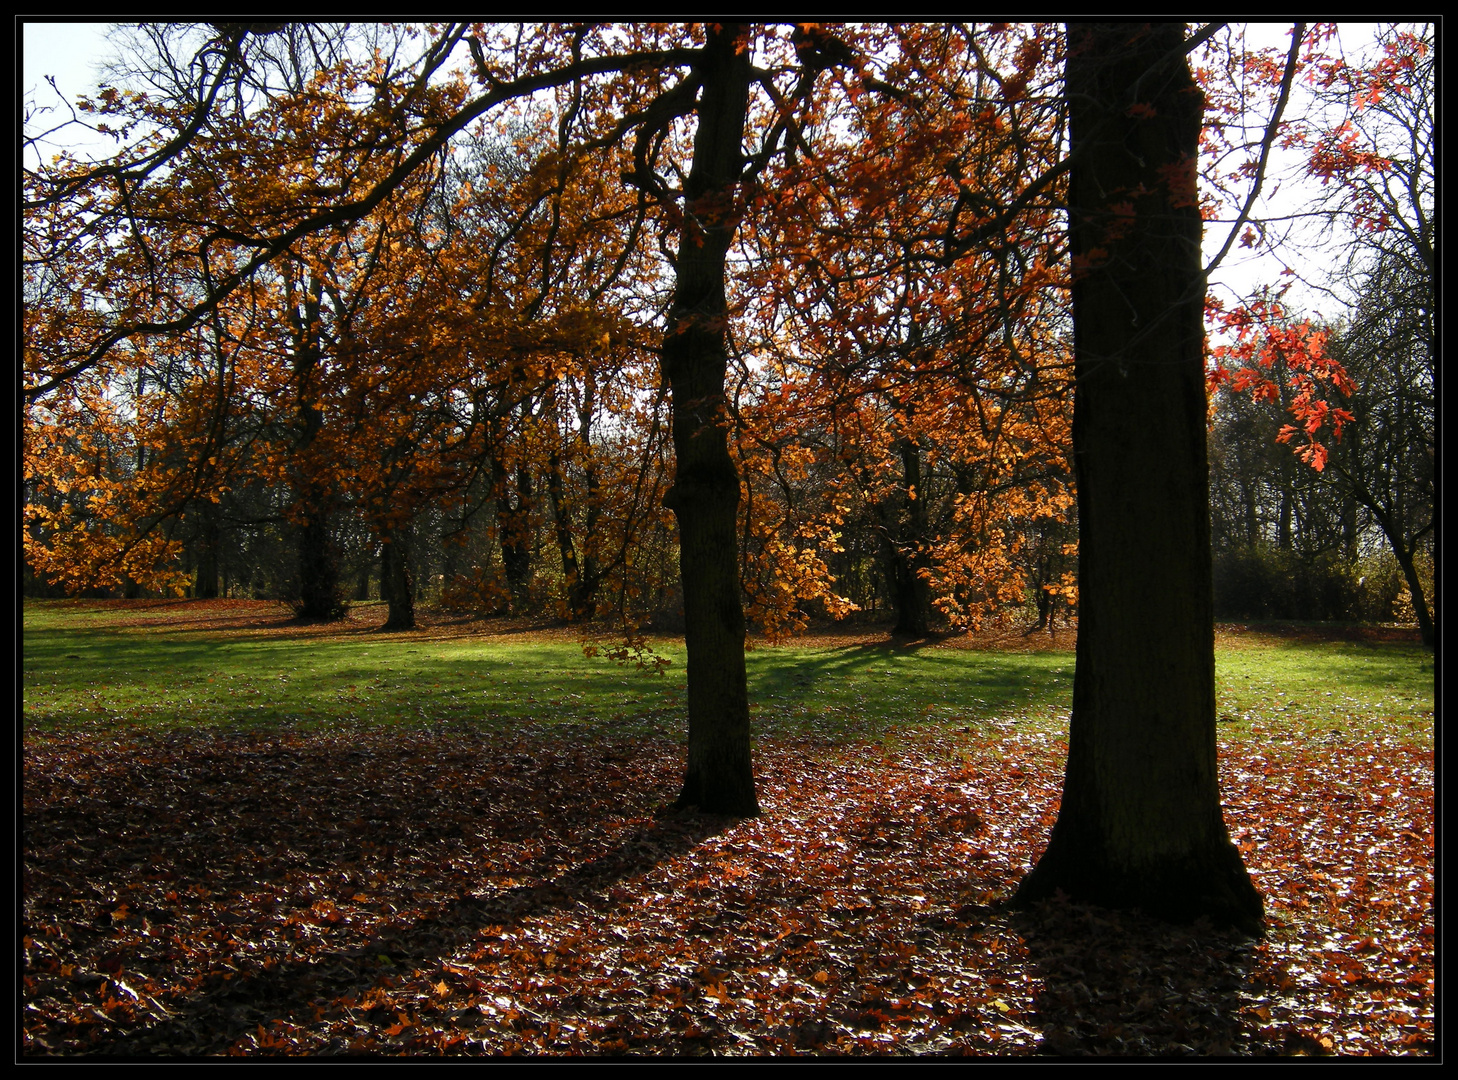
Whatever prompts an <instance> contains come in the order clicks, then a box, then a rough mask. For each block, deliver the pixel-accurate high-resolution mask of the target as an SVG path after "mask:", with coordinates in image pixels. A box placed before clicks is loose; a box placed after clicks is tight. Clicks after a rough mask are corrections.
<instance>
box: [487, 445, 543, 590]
mask: <svg viewBox="0 0 1458 1080" xmlns="http://www.w3.org/2000/svg"><path fill="white" fill-rule="evenodd" d="M508 484H512V485H513V486H514V489H515V490H514V491H512V490H509V489H508V486H507V485H508ZM513 496H514V497H515V502H513ZM496 524H497V538H498V540H499V542H500V544H501V565H502V567H503V569H504V570H505V571H506V587H507V590H508V592H509V593H510V594H511V599H510V604H511V612H512V614H513V615H519V614H521V613H522V612H524V611H526V610H527V609H528V608H530V607H531V582H532V547H533V543H532V541H533V536H532V533H533V531H534V530H533V528H532V474H531V473H530V472H528V471H527V470H526V468H525V467H521V468H518V469H517V470H516V472H515V474H514V476H509V477H501V478H499V479H498V481H497V494H496Z"/></svg>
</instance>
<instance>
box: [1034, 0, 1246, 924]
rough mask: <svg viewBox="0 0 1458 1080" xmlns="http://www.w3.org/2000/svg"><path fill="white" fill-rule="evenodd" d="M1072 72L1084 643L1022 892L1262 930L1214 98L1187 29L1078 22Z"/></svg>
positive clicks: (1076, 433) (1076, 437)
mask: <svg viewBox="0 0 1458 1080" xmlns="http://www.w3.org/2000/svg"><path fill="white" fill-rule="evenodd" d="M1067 80H1068V86H1067V92H1068V99H1069V108H1070V114H1071V115H1070V131H1071V151H1070V153H1071V159H1072V166H1071V177H1070V192H1069V227H1070V232H1071V239H1072V256H1073V272H1074V280H1073V322H1074V351H1075V361H1074V362H1075V370H1076V379H1077V389H1076V391H1075V397H1074V414H1073V453H1074V469H1075V475H1076V479H1077V486H1078V520H1079V565H1078V591H1079V634H1078V646H1077V666H1076V671H1075V676H1074V690H1073V717H1072V722H1071V727H1070V732H1069V753H1068V764H1067V768H1066V772H1065V776H1064V789H1063V801H1062V805H1061V807H1060V809H1059V814H1058V820H1057V823H1056V824H1055V825H1054V828H1053V833H1052V836H1051V838H1050V840H1049V843H1048V848H1047V850H1046V851H1045V852H1044V854H1043V856H1042V857H1041V859H1040V860H1039V862H1038V864H1037V866H1036V867H1035V868H1034V869H1033V871H1032V872H1031V873H1030V874H1029V875H1028V876H1027V877H1026V878H1025V879H1024V880H1023V882H1022V884H1021V885H1020V886H1019V889H1018V892H1017V900H1018V902H1021V903H1027V902H1030V901H1033V900H1038V899H1041V898H1045V897H1049V896H1051V895H1052V894H1053V893H1054V892H1055V891H1056V890H1060V889H1061V890H1062V891H1063V892H1065V893H1067V894H1069V895H1071V896H1074V897H1076V898H1079V899H1084V900H1090V901H1093V902H1096V903H1101V904H1105V905H1108V906H1115V907H1130V906H1137V907H1141V908H1143V909H1145V910H1147V911H1149V912H1151V913H1153V914H1156V915H1160V916H1165V917H1173V918H1182V919H1190V918H1194V917H1197V916H1208V917H1209V918H1211V919H1212V920H1214V921H1216V922H1218V923H1222V924H1226V925H1233V926H1236V927H1240V928H1242V929H1244V930H1248V931H1257V930H1258V929H1259V927H1260V924H1261V919H1262V904H1261V899H1260V896H1259V894H1258V893H1257V892H1256V890H1255V888H1254V886H1253V885H1252V884H1251V881H1250V878H1249V876H1248V875H1247V873H1246V871H1245V867H1244V865H1243V864H1242V862H1241V858H1240V854H1239V852H1238V851H1237V850H1236V849H1235V847H1234V845H1233V844H1232V843H1231V842H1230V838H1229V835H1228V833H1227V831H1226V828H1225V823H1224V819H1223V816H1222V812H1221V808H1220V795H1219V787H1218V780H1217V775H1216V760H1215V759H1216V752H1215V664H1214V622H1213V616H1212V599H1211V577H1210V575H1211V570H1210V523H1209V500H1208V490H1209V477H1208V472H1207V466H1206V451H1205V418H1206V399H1205V390H1204V374H1203V363H1204V357H1203V325H1202V320H1203V308H1204V277H1203V273H1202V267H1201V265H1200V232H1201V219H1200V210H1199V200H1198V193H1197V190H1196V182H1195V176H1196V173H1195V162H1196V155H1197V153H1198V142H1199V137H1200V124H1201V117H1202V108H1203V98H1202V96H1201V94H1200V92H1199V90H1198V89H1197V88H1196V87H1195V84H1194V80H1193V78H1192V77H1191V74H1190V70H1189V66H1188V63H1187V62H1186V60H1185V42H1184V34H1183V26H1182V24H1178V23H1163V24H1139V23H1111V24H1072V25H1071V26H1070V27H1069V42H1068V67H1067Z"/></svg>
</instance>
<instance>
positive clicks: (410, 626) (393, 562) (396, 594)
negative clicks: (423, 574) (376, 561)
mask: <svg viewBox="0 0 1458 1080" xmlns="http://www.w3.org/2000/svg"><path fill="white" fill-rule="evenodd" d="M380 598H381V599H382V600H384V601H385V602H386V603H387V604H388V605H389V616H388V617H387V618H386V619H385V625H384V626H383V627H381V629H382V630H414V629H415V579H414V576H413V575H412V574H411V572H410V526H409V525H397V526H396V527H395V528H393V529H391V530H390V531H389V532H388V533H387V534H386V535H385V537H384V540H383V542H382V543H381V544H380Z"/></svg>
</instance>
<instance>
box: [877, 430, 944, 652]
mask: <svg viewBox="0 0 1458 1080" xmlns="http://www.w3.org/2000/svg"><path fill="white" fill-rule="evenodd" d="M896 452H897V455H898V456H899V457H900V458H901V487H900V490H898V491H897V492H896V493H895V494H894V495H892V496H891V497H890V498H889V499H887V500H886V501H885V502H883V503H881V504H880V505H879V506H877V508H876V509H877V512H878V515H879V516H880V518H881V529H882V532H881V542H882V552H883V554H882V559H883V561H884V564H885V572H886V589H887V593H888V595H889V597H890V600H891V609H892V611H894V612H895V614H896V625H895V626H894V627H893V628H892V631H891V632H892V633H893V634H900V635H904V636H907V637H914V638H921V637H926V635H927V633H928V632H929V630H930V629H931V586H930V585H929V584H928V582H927V580H926V579H925V578H924V577H922V576H921V571H922V569H924V568H925V567H926V565H927V561H926V554H925V552H924V550H923V544H924V543H925V541H926V534H927V524H926V492H925V491H924V490H922V483H921V449H920V448H919V447H918V446H917V445H916V443H915V442H913V441H912V440H911V439H898V440H897V443H896Z"/></svg>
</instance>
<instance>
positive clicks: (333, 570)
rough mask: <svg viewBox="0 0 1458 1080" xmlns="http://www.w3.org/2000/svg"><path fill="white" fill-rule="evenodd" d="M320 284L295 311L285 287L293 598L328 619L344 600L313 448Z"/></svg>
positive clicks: (301, 611) (308, 613) (340, 613)
mask: <svg viewBox="0 0 1458 1080" xmlns="http://www.w3.org/2000/svg"><path fill="white" fill-rule="evenodd" d="M321 292H322V286H321V285H320V284H319V282H318V281H317V280H316V279H314V278H313V277H312V276H311V277H310V279H309V282H308V291H307V294H306V295H305V297H304V300H303V305H302V307H303V310H302V313H301V314H295V313H294V310H293V309H294V303H293V290H292V287H291V286H290V287H289V291H288V298H289V308H290V313H291V314H292V315H293V316H294V320H293V321H294V326H293V330H294V358H293V367H294V379H295V382H296V384H297V389H298V399H297V405H296V418H297V423H298V425H299V439H298V444H297V446H296V449H295V453H296V455H297V461H298V478H297V480H296V489H295V495H294V506H295V520H296V522H297V527H296V531H295V534H294V543H295V552H296V554H297V558H298V565H297V570H298V579H297V583H296V586H295V595H294V596H293V597H292V598H291V599H292V600H293V602H294V604H295V610H296V612H297V613H298V616H299V618H301V619H317V620H320V621H325V622H332V621H334V620H337V619H342V618H344V615H345V611H346V609H345V605H344V599H343V594H342V593H341V592H340V588H339V555H338V552H337V551H336V550H335V546H334V537H333V535H332V533H331V531H330V528H329V502H330V495H329V489H328V486H327V484H326V483H325V482H323V481H322V480H321V479H320V477H319V476H318V475H317V472H316V470H318V469H319V468H320V466H319V464H318V463H317V462H315V461H312V460H311V450H312V448H313V445H314V443H315V441H316V440H317V439H318V436H319V432H320V431H322V430H323V428H324V413H323V411H322V410H321V409H320V408H319V395H318V387H317V385H316V376H317V375H318V368H319V360H320V349H319V334H320V321H319V320H320V300H319V298H320V295H321Z"/></svg>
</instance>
